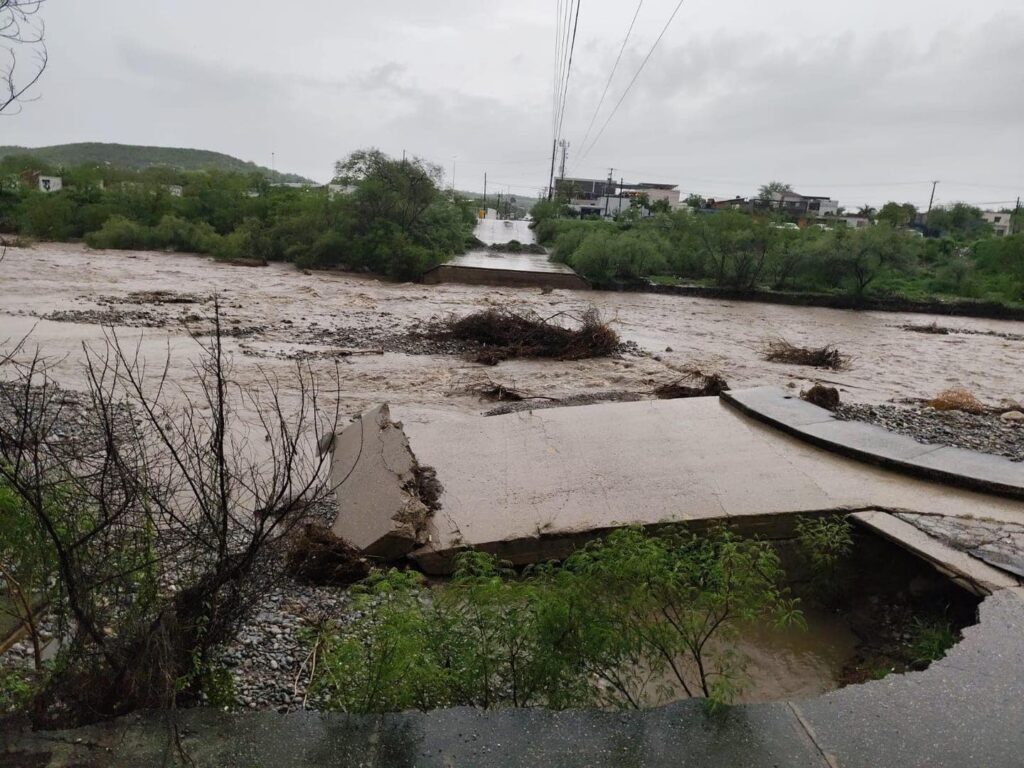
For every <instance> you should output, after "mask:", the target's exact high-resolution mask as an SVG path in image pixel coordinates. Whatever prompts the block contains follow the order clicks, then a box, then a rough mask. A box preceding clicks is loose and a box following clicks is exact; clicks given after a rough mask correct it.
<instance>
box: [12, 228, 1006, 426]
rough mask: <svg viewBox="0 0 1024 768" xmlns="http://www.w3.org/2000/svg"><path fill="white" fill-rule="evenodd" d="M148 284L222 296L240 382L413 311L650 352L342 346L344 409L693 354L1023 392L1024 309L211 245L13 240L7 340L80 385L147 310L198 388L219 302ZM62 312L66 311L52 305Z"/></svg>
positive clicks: (736, 383)
mask: <svg viewBox="0 0 1024 768" xmlns="http://www.w3.org/2000/svg"><path fill="white" fill-rule="evenodd" d="M152 291H167V292H170V293H171V294H175V293H189V294H194V295H196V296H198V297H208V296H209V295H210V294H213V293H217V294H219V295H220V297H221V301H222V303H223V306H224V315H225V318H226V322H227V325H228V326H229V327H231V328H234V329H239V330H240V332H239V335H238V336H237V337H234V338H232V339H230V340H229V344H228V349H229V350H230V351H231V352H232V353H233V358H234V364H235V375H236V378H238V379H239V380H240V382H241V383H243V384H247V383H251V382H252V381H255V380H256V378H255V377H257V376H258V375H259V371H260V370H261V369H263V370H269V371H270V372H272V373H274V372H276V373H279V374H281V375H286V374H287V373H288V372H289V371H290V370H292V368H293V366H294V362H293V361H292V360H289V359H286V358H287V357H294V356H295V355H296V354H302V355H313V356H324V355H327V356H330V354H331V353H332V350H336V347H337V345H338V342H337V339H338V338H342V339H346V340H347V343H351V342H352V341H354V340H355V341H358V340H360V339H373V338H376V336H377V335H379V334H381V333H385V334H386V333H401V332H403V331H404V330H406V329H407V328H408V326H409V325H410V324H411V323H413V322H416V321H425V320H429V319H430V318H432V317H441V316H445V315H449V314H453V313H454V314H465V313H468V312H471V311H474V310H478V309H482V308H485V307H512V308H519V309H531V310H534V311H536V312H538V313H539V314H541V315H544V316H549V315H554V314H556V313H559V312H570V313H577V314H578V313H580V312H582V311H583V310H585V309H587V308H588V307H590V306H594V307H596V308H597V309H598V310H600V312H601V313H602V315H603V316H604V317H605V318H606V319H608V320H610V321H611V322H612V323H613V325H614V327H615V328H616V329H617V330H618V332H619V333H620V334H621V335H622V337H623V338H624V339H627V340H632V341H635V342H636V343H637V344H639V345H640V347H642V348H643V349H644V350H646V351H647V352H649V353H651V354H650V355H649V356H639V357H637V356H627V357H626V358H625V359H621V360H613V359H601V360H586V361H579V362H557V361H511V362H505V363H502V364H501V365H499V366H497V367H496V368H484V367H482V366H479V365H476V364H472V363H469V362H466V361H464V360H462V359H461V358H459V357H455V356H446V355H410V354H403V353H399V352H388V353H385V354H382V355H373V354H370V355H357V356H352V357H347V358H344V360H343V364H342V379H343V380H342V392H341V395H342V398H343V401H344V405H345V410H346V411H349V412H352V411H356V410H359V409H362V408H364V407H365V406H367V405H369V404H371V403H373V402H377V401H380V400H388V401H390V402H392V403H397V404H402V405H426V406H431V407H441V408H455V409H460V410H471V411H475V410H481V409H483V408H484V407H486V406H485V405H483V404H481V403H479V402H478V401H477V400H476V398H475V397H473V396H470V395H466V394H464V393H463V394H460V388H461V385H462V383H464V382H465V381H466V380H467V379H472V378H473V377H479V376H480V375H483V374H486V375H487V376H489V377H491V378H492V379H493V380H495V381H498V382H500V383H502V384H506V385H512V386H515V387H517V388H519V389H521V390H526V391H527V392H529V393H530V394H534V395H543V396H546V397H561V396H565V395H571V394H579V393H583V392H596V391H602V390H620V391H621V390H631V391H649V390H650V389H651V388H653V387H654V386H656V385H658V384H660V383H664V382H666V381H670V380H672V379H673V378H674V377H676V376H677V375H678V372H679V370H680V369H683V368H688V367H692V366H696V367H699V368H701V369H704V370H715V371H719V372H721V373H722V374H723V375H724V376H725V378H726V379H727V380H728V381H729V383H730V384H731V385H732V387H733V388H739V387H750V386H757V385H763V384H770V385H776V386H785V385H787V384H789V383H793V384H795V385H796V386H805V385H807V384H808V383H809V382H810V381H812V380H813V379H814V378H815V377H820V380H824V381H828V382H830V383H835V384H838V385H839V386H840V387H842V388H843V389H844V390H846V392H845V393H844V398H845V399H847V400H852V401H859V402H882V401H886V400H889V399H892V398H901V397H913V396H924V395H931V394H934V393H935V392H937V391H939V390H941V389H944V388H946V387H951V386H962V387H967V388H968V389H971V390H973V391H974V392H976V393H977V394H978V395H979V396H981V397H982V398H983V399H987V400H992V401H998V400H1000V399H1004V398H1013V399H1018V400H1019V399H1024V376H1022V374H1021V370H1022V368H1024V341H1021V340H1019V338H1020V337H1021V336H1024V323H1020V322H1007V321H997V320H978V319H971V318H937V317H932V316H928V315H911V314H895V313H884V312H851V311H843V310H833V309H821V308H813V307H788V306H780V305H772V304H756V303H748V302H732V301H721V300H714V299H703V298H689V297H677V296H662V295H655V294H643V293H610V292H599V291H592V292H591V291H562V290H556V291H554V292H551V293H548V294H543V293H541V291H540V290H538V289H531V288H522V289H513V288H490V287H485V286H462V285H450V284H449V285H436V286H424V285H416V284H409V283H404V284H395V283H386V282H383V281H380V280H377V279H374V278H370V277H362V276H356V275H351V274H340V273H320V272H317V273H304V272H302V271H300V270H297V269H295V268H294V267H293V266H291V265H286V264H272V265H270V266H268V267H265V268H250V267H238V266H230V265H227V264H220V263H216V262H214V261H212V260H211V259H209V258H207V257H201V256H189V255H180V254H169V253H156V252H131V251H93V250H89V249H87V248H85V247H84V246H79V245H68V244H50V243H41V244H37V245H35V246H33V247H31V248H17V249H13V248H12V249H8V251H7V257H6V259H5V260H4V261H3V263H2V264H0V339H4V338H12V339H13V338H17V337H20V336H22V335H23V334H26V333H29V332H31V336H30V338H31V340H32V343H33V344H37V345H39V347H41V348H42V349H43V350H44V351H45V353H46V354H48V355H49V356H51V357H53V358H59V359H60V361H59V362H58V363H57V367H56V369H55V374H56V376H57V377H58V378H59V379H60V380H61V382H62V383H63V384H64V385H66V386H69V387H76V388H80V387H81V386H82V374H81V370H80V366H79V363H80V360H81V357H82V352H81V346H82V343H83V342H84V343H87V344H88V343H97V342H99V341H101V340H102V334H103V328H102V326H101V325H100V324H99V323H100V322H103V321H105V320H109V319H110V318H113V319H114V321H115V322H124V323H127V324H129V325H132V324H136V322H141V323H143V324H145V325H150V326H155V327H145V328H139V327H122V328H118V333H119V334H120V335H121V337H122V338H123V339H124V340H126V341H130V342H131V343H133V344H134V343H137V342H138V341H139V339H140V338H141V339H142V347H141V350H142V353H143V355H144V356H145V357H147V358H159V359H161V360H162V359H163V357H164V356H165V355H166V354H167V351H168V349H169V350H170V352H171V354H172V374H173V375H174V376H175V377H176V379H177V381H178V382H179V383H181V384H183V385H185V386H188V382H189V381H192V380H194V373H193V371H192V369H191V367H190V365H189V360H190V359H191V358H192V357H194V351H195V342H194V341H193V340H192V339H191V338H190V337H189V336H188V334H187V332H186V329H185V327H184V326H183V325H182V323H181V321H180V320H181V318H183V317H184V318H189V317H190V316H191V318H192V319H193V320H195V319H196V318H197V316H200V315H206V316H208V315H209V311H208V310H209V304H199V305H197V304H175V303H170V304H159V305H157V306H153V305H151V304H150V303H148V302H147V300H146V298H145V297H144V296H143V297H142V298H140V297H139V295H138V294H139V292H152ZM54 313H60V314H58V315H56V316H57V317H61V318H63V319H64V320H65V321H64V322H59V321H57V320H48V319H43V318H44V317H46V316H54ZM104 313H108V314H104ZM110 313H112V314H110ZM132 313H135V314H134V315H133V314H132ZM139 317H141V320H140V319H139ZM124 318H129V319H127V320H126V319H124ZM932 321H937V322H939V323H940V324H943V325H948V326H953V327H956V328H964V329H970V330H972V331H975V332H978V331H980V332H985V333H990V334H996V333H1002V334H1009V335H1011V336H1013V335H1017V337H1018V338H1017V339H1013V338H1002V337H1000V336H997V335H984V334H980V335H979V334H971V335H964V334H950V335H929V334H921V333H913V332H909V331H906V330H904V329H902V328H900V326H901V325H904V324H907V323H914V324H925V323H930V322H932ZM311 329H312V330H323V331H324V339H327V340H333V341H329V343H327V344H324V343H323V340H322V339H317V338H316V337H315V334H312V336H313V338H312V340H311V334H310V330H311ZM776 337H782V338H785V339H787V340H789V341H791V342H793V343H796V344H801V345H808V346H811V345H813V346H821V345H824V344H834V345H836V346H837V347H839V348H840V350H842V351H843V352H844V353H846V354H849V355H850V356H851V357H852V362H851V364H850V366H849V368H848V370H844V371H815V370H814V369H808V368H802V367H800V366H790V365H780V364H776V363H768V362H765V361H764V360H763V359H762V358H761V348H762V345H763V344H764V343H765V341H766V340H768V339H771V338H776ZM364 346H366V345H364ZM370 346H372V344H370ZM655 355H657V358H660V359H656V358H655ZM314 365H315V366H316V367H317V368H318V370H322V371H329V370H333V363H328V362H327V361H325V360H323V359H322V357H316V359H315V361H314Z"/></svg>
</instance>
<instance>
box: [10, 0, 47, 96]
mask: <svg viewBox="0 0 1024 768" xmlns="http://www.w3.org/2000/svg"><path fill="white" fill-rule="evenodd" d="M45 1H46V0H0V48H2V49H3V51H4V52H5V53H6V62H5V63H4V64H2V65H0V113H2V112H3V111H4V110H6V109H10V108H14V109H16V110H17V111H20V109H21V103H22V102H24V101H27V100H28V99H27V97H26V94H27V93H28V91H29V90H30V89H31V88H32V87H33V86H34V85H35V84H36V83H37V82H39V79H40V78H41V77H42V76H43V70H45V69H46V64H47V58H48V55H47V51H46V43H45V37H46V25H45V24H43V22H42V20H41V19H39V18H37V16H38V13H39V9H40V7H41V6H42V4H43V3H44V2H45ZM25 50H28V51H29V52H30V53H31V57H30V60H29V62H27V63H26V62H24V61H22V62H19V61H18V52H19V51H25ZM2 56H3V54H0V57H2Z"/></svg>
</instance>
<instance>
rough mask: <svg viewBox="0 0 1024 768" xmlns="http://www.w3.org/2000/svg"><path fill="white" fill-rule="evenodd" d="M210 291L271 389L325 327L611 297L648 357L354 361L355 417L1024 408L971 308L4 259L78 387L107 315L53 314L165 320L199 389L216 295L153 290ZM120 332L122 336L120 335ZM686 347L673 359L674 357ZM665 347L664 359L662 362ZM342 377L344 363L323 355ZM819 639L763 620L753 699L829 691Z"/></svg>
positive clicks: (102, 255) (1, 307)
mask: <svg viewBox="0 0 1024 768" xmlns="http://www.w3.org/2000/svg"><path fill="white" fill-rule="evenodd" d="M145 291H149V292H154V291H167V292H170V293H172V294H182V293H187V294H194V295H198V296H209V295H211V294H213V293H218V294H219V295H220V297H221V301H222V303H223V307H224V317H225V323H226V325H227V326H228V327H229V328H254V329H255V330H254V331H253V332H252V333H250V334H248V335H245V336H242V337H238V338H228V339H227V340H226V347H227V349H228V351H229V353H230V354H231V357H232V360H233V365H234V378H235V379H236V380H237V381H238V382H239V383H240V384H241V385H242V386H244V387H248V386H257V385H258V384H259V383H260V381H261V380H262V376H263V373H264V372H267V373H269V374H270V375H271V376H275V377H277V379H278V380H279V382H280V383H281V384H282V386H283V387H284V388H285V390H286V391H288V390H289V388H292V389H293V386H292V384H291V382H293V381H294V377H293V372H294V366H295V363H294V361H292V360H287V359H282V358H281V357H280V355H281V354H294V353H295V352H306V353H327V354H330V353H332V352H333V351H337V350H336V349H335V348H333V347H332V346H331V345H330V344H316V343H308V342H307V341H296V337H297V336H300V335H301V336H302V338H303V339H307V338H308V336H309V334H308V333H305V331H308V329H310V328H311V327H313V324H316V327H320V328H327V329H330V328H337V327H344V328H345V329H347V330H348V331H350V332H351V333H350V336H353V337H355V338H358V336H359V334H360V333H365V334H366V335H367V337H368V338H369V337H373V335H374V334H376V333H379V332H380V331H381V330H382V329H383V330H384V331H395V332H398V331H401V330H403V329H405V328H406V327H407V326H408V325H409V324H410V323H413V322H416V321H426V320H429V319H430V318H432V317H438V316H443V315H448V314H453V313H454V314H466V313H469V312H471V311H475V310H478V309H481V308H486V307H511V308H519V309H529V310H534V311H536V312H538V313H539V314H541V315H543V316H550V315H554V314H556V313H560V312H568V313H574V314H579V313H581V312H582V311H584V310H585V309H587V308H588V307H591V306H594V307H596V308H597V309H599V310H600V311H601V313H602V314H603V315H604V317H605V318H606V319H608V320H610V321H611V322H612V323H613V325H614V327H615V328H616V329H617V330H618V332H619V333H620V335H621V336H622V337H623V338H624V339H626V340H631V341H635V342H636V343H637V344H639V345H640V346H641V347H642V348H643V349H644V350H646V351H647V352H649V353H650V355H648V356H639V357H637V356H626V357H625V358H624V359H597V360H585V361H578V362H559V361H536V360H515V361H507V362H504V363H501V364H500V365H499V366H497V367H493V368H487V367H484V366H480V365H477V364H473V363H469V362H466V361H465V360H463V359H461V358H459V357H457V356H447V355H410V354H403V353H398V352H388V353H385V354H382V355H375V354H373V355H356V356H352V357H347V358H344V359H342V361H341V364H340V365H341V374H342V375H341V390H340V398H341V405H342V408H343V410H344V412H346V413H354V412H357V411H360V410H363V409H364V408H366V407H368V406H369V405H371V404H374V403H377V402H380V401H389V402H391V403H393V404H399V405H403V406H406V407H409V406H425V407H428V408H430V409H432V410H436V409H454V410H460V411H470V412H482V411H484V410H487V409H489V408H491V407H493V404H490V403H481V402H480V401H479V400H478V399H477V398H476V397H475V396H472V395H467V394H464V393H460V389H461V387H462V385H463V384H464V383H465V382H466V381H469V380H473V379H474V378H477V377H479V376H481V375H486V376H488V377H490V378H491V379H492V380H494V381H495V382H499V383H502V384H504V385H506V386H510V387H513V388H516V389H519V390H523V391H525V392H527V393H529V394H535V395H542V396H546V397H564V396H569V395H578V394H581V393H587V392H599V391H639V392H648V391H650V390H651V389H653V388H654V387H655V386H657V385H659V384H663V383H666V382H668V381H671V380H673V379H674V378H677V377H678V375H679V373H680V371H681V370H683V369H686V368H690V367H693V366H696V367H700V368H702V369H704V370H708V371H711V370H714V371H718V372H720V373H721V374H722V375H723V376H724V377H725V378H726V379H727V380H728V381H729V383H730V385H731V386H732V387H733V388H743V387H752V386H760V385H774V386H786V385H788V384H794V385H795V386H797V387H804V386H807V385H809V384H810V383H811V382H813V381H815V380H824V381H828V382H830V383H834V384H837V385H839V386H840V387H841V388H842V389H843V390H844V392H843V397H844V399H845V400H852V401H856V402H867V403H877V402H883V401H886V400H889V399H894V398H902V397H907V396H924V395H931V394H934V393H936V392H938V391H939V390H941V389H944V388H947V387H952V386H961V387H966V388H968V389H971V390H972V391H974V392H976V393H977V394H978V395H979V396H980V397H982V398H983V399H985V400H988V401H992V402H997V401H999V400H1002V399H1015V400H1024V377H1022V376H1021V373H1020V371H1021V370H1022V368H1024V342H1021V341H1020V340H1013V339H1006V338H1001V337H999V336H996V335H984V334H985V333H1003V334H1011V335H1012V334H1016V335H1018V336H1020V335H1022V334H1024V323H1020V322H1009V321H998V320H983V319H972V318H958V319H957V321H956V323H955V325H956V326H957V327H958V328H965V329H968V330H971V331H975V332H980V334H979V335H958V334H951V335H946V336H944V335H932V334H921V333H913V332H909V331H906V330H904V329H902V328H901V327H900V326H902V325H905V324H915V325H921V324H927V323H931V322H933V321H936V322H938V323H939V324H945V325H948V324H950V323H949V318H940V317H933V316H928V315H911V314H896V313H882V312H850V311H841V310H831V309H821V308H808V307H789V306H781V305H771V304H756V303H748V302H729V301H718V300H711V299H703V298H689V297H676V296H662V295H655V294H641V293H605V292H598V291H594V292H584V291H563V290H556V291H553V292H551V293H548V294H543V293H541V291H539V290H537V289H512V288H490V287H486V286H461V285H451V284H446V285H437V286H423V285H416V284H409V283H402V284H396V283H387V282H383V281H380V280H377V279H374V278H370V277H363V276H358V275H352V274H341V273H312V274H305V273H303V272H301V271H299V270H297V269H295V268H294V267H292V266H290V265H284V264H272V265H270V266H268V267H265V268H245V267H237V266H229V265H224V264H219V263H216V262H214V261H212V260H211V259H209V258H206V257H201V256H192V255H180V254H168V253H158V252H147V251H139V252H132V251H93V250H89V249H87V248H85V247H84V246H79V245H69V244H50V243H40V244H37V245H35V246H33V247H31V248H18V249H13V248H12V249H8V251H7V255H6V258H5V259H4V261H3V262H2V263H0V341H3V340H4V339H7V340H9V341H8V344H7V346H8V347H9V346H10V343H11V341H13V340H15V339H19V338H21V337H22V336H25V335H26V334H27V335H28V339H29V343H28V345H27V349H29V350H31V349H32V348H34V347H35V346H38V347H39V348H40V349H41V350H42V351H43V352H44V353H45V354H46V355H47V356H48V357H49V358H50V359H51V360H52V361H53V364H54V368H53V374H54V376H55V377H56V378H57V380H58V381H59V382H60V383H61V384H62V385H64V386H67V387H70V388H76V389H82V388H84V377H83V372H82V368H81V362H82V358H83V345H86V346H93V347H99V346H101V345H102V343H103V339H104V333H105V330H104V328H103V327H102V326H101V325H99V324H97V323H95V322H57V321H53V320H45V319H42V318H43V316H45V315H49V314H51V313H53V312H62V311H70V312H89V311H105V310H109V309H110V308H111V307H115V308H117V309H118V310H119V311H126V310H132V311H146V312H150V311H151V313H152V314H153V316H154V317H155V318H156V319H155V320H154V321H153V322H154V323H155V325H156V327H147V328H138V327H117V328H115V329H114V330H115V331H116V333H117V334H118V335H119V337H120V338H121V339H122V340H123V341H124V342H126V343H128V344H130V345H132V346H133V347H134V345H136V344H137V345H138V349H139V352H140V354H141V356H142V358H143V359H145V360H147V361H150V362H151V363H152V367H153V369H154V370H155V369H157V368H158V367H159V366H158V365H157V364H158V363H162V362H163V360H164V359H165V357H166V356H167V355H168V354H169V355H170V358H171V368H170V376H171V378H172V380H173V381H174V382H175V383H176V384H177V385H179V386H180V387H181V388H182V389H183V390H184V391H185V392H194V391H195V388H196V386H197V383H198V380H197V374H196V372H195V370H194V369H193V368H192V366H191V363H192V361H194V360H195V358H196V356H197V348H196V342H195V341H194V340H193V339H192V338H190V336H189V335H188V333H187V331H186V328H185V327H184V326H183V325H182V324H181V323H180V322H178V318H179V317H180V316H182V315H190V314H191V315H208V314H209V304H163V305H161V304H154V303H153V300H152V297H150V298H149V299H148V300H143V301H142V303H141V304H140V303H137V302H136V300H135V299H133V298H132V296H133V294H137V293H139V292H145ZM107 332H109V331H107ZM775 337H783V338H786V339H788V340H789V341H791V342H793V343H796V344H801V345H809V346H811V345H813V346H821V345H824V344H834V345H836V346H837V347H839V348H840V349H841V350H842V351H843V352H844V353H846V354H848V355H850V356H851V357H852V363H851V365H850V366H849V368H848V369H847V370H843V371H814V370H810V369H806V368H801V367H799V366H789V365H779V364H774V363H768V362H766V361H764V360H763V359H762V357H761V347H762V345H763V343H764V342H765V341H766V340H767V339H770V338H775ZM666 347H670V348H671V351H665V349H666ZM654 355H657V357H658V358H660V359H656V358H655V357H654ZM310 365H311V366H312V367H313V370H314V371H315V372H316V373H317V375H318V376H320V377H322V378H323V380H324V381H325V382H326V381H328V380H330V378H331V377H332V376H333V371H334V363H333V362H332V361H329V360H323V359H313V360H311V362H310ZM807 619H808V624H809V625H810V630H809V631H802V630H799V629H788V630H775V629H772V628H768V627H760V626H755V627H749V628H746V629H745V630H744V632H743V639H742V643H741V647H740V648H739V650H740V651H741V652H742V653H743V654H744V655H746V656H747V657H749V658H750V660H751V664H750V665H749V667H748V669H749V671H750V679H749V680H748V681H747V683H746V686H745V690H744V693H743V695H742V697H741V700H743V701H765V700H772V699H779V698H790V697H798V696H805V695H813V694H815V693H819V692H821V691H824V690H829V689H831V688H834V687H835V685H836V682H835V681H836V680H837V678H838V675H839V673H840V671H841V670H842V668H843V666H844V664H846V662H847V661H848V660H849V659H850V657H851V655H852V654H853V652H854V648H855V646H856V639H855V638H854V637H853V635H852V633H851V631H850V629H849V627H848V626H847V625H846V623H845V622H843V621H842V620H841V619H839V618H837V617H836V616H834V615H831V614H828V613H813V612H812V613H809V614H808V616H807Z"/></svg>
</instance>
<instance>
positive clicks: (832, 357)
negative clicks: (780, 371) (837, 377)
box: [764, 339, 850, 370]
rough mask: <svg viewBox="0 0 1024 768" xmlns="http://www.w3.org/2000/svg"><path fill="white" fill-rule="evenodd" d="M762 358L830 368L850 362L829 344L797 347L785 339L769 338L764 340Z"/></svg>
mask: <svg viewBox="0 0 1024 768" xmlns="http://www.w3.org/2000/svg"><path fill="white" fill-rule="evenodd" d="M764 359H765V360H767V361H768V362H770V363H789V364H790V365H809V366H813V367H815V368H831V369H832V370H841V369H843V368H845V367H846V366H847V365H848V364H849V362H850V359H849V357H847V356H846V355H844V354H842V353H841V352H840V351H839V350H838V349H836V348H835V347H833V346H831V345H829V346H825V347H818V348H811V347H798V346H796V345H795V344H791V343H789V342H788V341H786V340H785V339H771V340H769V341H768V342H766V343H765V345H764Z"/></svg>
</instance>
